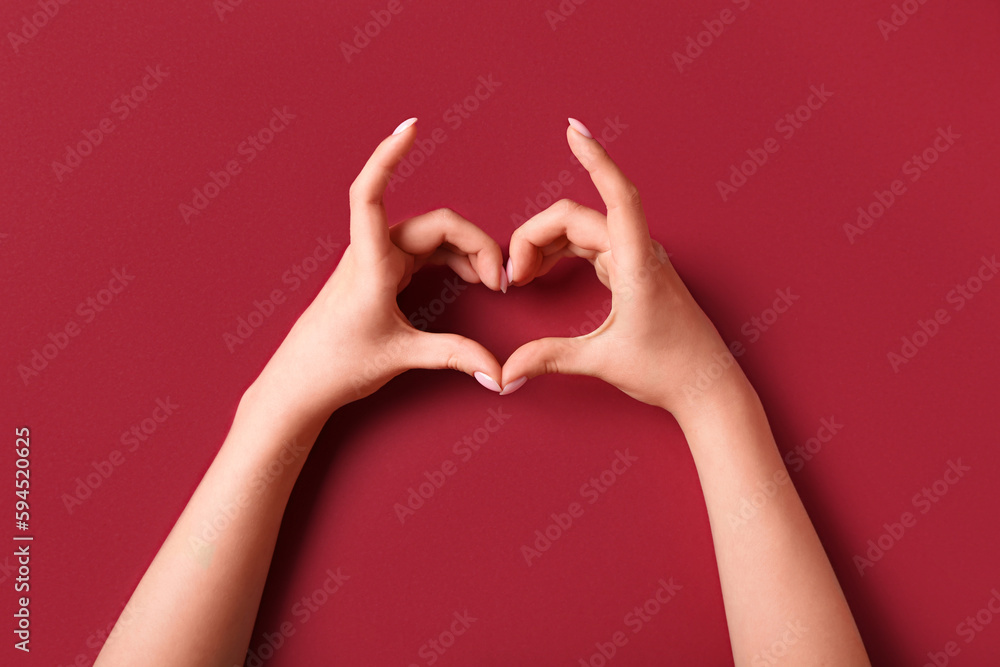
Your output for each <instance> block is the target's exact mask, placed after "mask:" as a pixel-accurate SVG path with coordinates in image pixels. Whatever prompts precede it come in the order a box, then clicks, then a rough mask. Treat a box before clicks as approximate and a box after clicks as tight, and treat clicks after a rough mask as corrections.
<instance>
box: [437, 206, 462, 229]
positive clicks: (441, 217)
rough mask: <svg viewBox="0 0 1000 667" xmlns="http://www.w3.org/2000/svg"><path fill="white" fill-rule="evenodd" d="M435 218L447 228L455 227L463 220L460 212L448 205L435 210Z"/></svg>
mask: <svg viewBox="0 0 1000 667" xmlns="http://www.w3.org/2000/svg"><path fill="white" fill-rule="evenodd" d="M434 219H435V220H436V221H437V222H438V224H440V225H441V226H442V227H444V228H445V229H453V228H454V227H455V226H456V225H457V224H458V223H459V221H460V220H461V218H460V217H459V215H458V213H455V211H453V210H452V209H450V208H448V207H447V206H444V207H442V208H439V209H437V210H435V211H434Z"/></svg>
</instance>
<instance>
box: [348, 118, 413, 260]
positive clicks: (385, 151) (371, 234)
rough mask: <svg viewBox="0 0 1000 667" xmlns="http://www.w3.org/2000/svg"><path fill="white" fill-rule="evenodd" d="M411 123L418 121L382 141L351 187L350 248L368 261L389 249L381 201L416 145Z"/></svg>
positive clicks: (398, 129)
mask: <svg viewBox="0 0 1000 667" xmlns="http://www.w3.org/2000/svg"><path fill="white" fill-rule="evenodd" d="M411 121H414V122H415V121H416V118H411V119H410V121H407V122H409V123H410V125H406V123H403V124H401V125H400V126H399V127H398V128H396V129H397V132H398V134H396V133H393V134H391V135H389V136H388V137H386V138H385V139H383V140H382V143H380V144H379V145H378V148H376V149H375V152H374V153H372V155H371V157H370V158H368V162H367V163H366V164H365V166H364V168H362V169H361V173H359V174H358V177H357V178H355V179H354V182H353V183H352V184H351V190H350V202H351V245H353V246H356V247H357V249H358V252H360V253H361V256H362V257H365V258H366V259H370V258H371V257H372V256H373V255H375V254H378V253H382V252H385V251H386V250H388V249H389V232H388V221H387V219H386V214H385V206H384V204H383V203H382V197H383V196H384V195H385V188H386V185H388V183H389V179H390V178H391V177H392V171H393V169H395V168H396V165H397V164H398V163H399V161H400V160H401V159H402V158H403V155H405V154H406V152H407V151H408V150H410V146H411V145H413V139H414V137H416V129H414V127H413V122H411ZM404 126H405V127H404Z"/></svg>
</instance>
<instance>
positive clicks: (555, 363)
mask: <svg viewBox="0 0 1000 667" xmlns="http://www.w3.org/2000/svg"><path fill="white" fill-rule="evenodd" d="M585 346H586V341H584V340H582V339H580V338H539V339H538V340H533V341H531V342H528V343H525V344H524V345H522V346H521V347H519V348H517V349H516V350H514V353H513V354H511V355H510V357H509V358H508V359H507V361H506V362H505V363H504V365H503V378H502V379H503V382H502V384H503V387H504V389H505V393H510V391H513V390H514V389H517V388H518V387H520V386H521V384H523V383H524V381H525V380H527V379H529V378H533V377H535V376H538V375H545V374H548V373H561V374H563V375H592V374H593V372H592V370H591V368H590V365H589V364H588V363H587V359H586V356H587V355H586V354H585V352H586V347H585ZM522 378H523V379H522ZM515 384H516V385H517V386H516V387H514V388H513V389H511V390H510V391H507V388H508V387H509V386H514V385H515Z"/></svg>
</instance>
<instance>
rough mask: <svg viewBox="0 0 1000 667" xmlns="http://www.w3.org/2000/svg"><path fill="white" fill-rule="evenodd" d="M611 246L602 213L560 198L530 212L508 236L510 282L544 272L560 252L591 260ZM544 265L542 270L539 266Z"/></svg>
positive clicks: (526, 281)
mask: <svg viewBox="0 0 1000 667" xmlns="http://www.w3.org/2000/svg"><path fill="white" fill-rule="evenodd" d="M610 248H611V242H610V239H609V238H608V230H607V225H606V222H605V218H604V216H603V215H601V214H600V213H598V212H597V211H595V210H594V209H592V208H587V207H586V206H582V205H581V204H577V203H576V202H574V201H572V200H569V199H561V200H559V201H557V202H556V203H555V204H553V205H552V206H550V207H548V208H547V209H545V210H544V211H541V212H540V213H537V214H535V215H533V216H532V217H531V218H530V219H529V220H528V221H527V222H525V223H524V224H523V225H521V226H520V227H518V228H517V229H515V230H514V233H513V234H512V235H511V237H510V267H511V276H510V278H511V283H512V284H517V285H523V284H525V283H528V282H530V281H531V280H532V279H533V278H535V277H537V276H540V275H542V274H544V273H546V272H547V271H548V270H549V269H551V268H552V266H553V264H554V262H555V261H558V258H557V259H556V260H553V261H548V262H547V258H548V257H550V256H552V255H558V254H559V253H562V256H569V255H570V254H572V255H575V256H577V257H585V258H587V259H590V260H593V259H595V258H596V257H597V255H598V254H600V253H602V252H607V251H608V250H609V249H610ZM543 267H544V269H545V270H544V271H543V270H542V268H543Z"/></svg>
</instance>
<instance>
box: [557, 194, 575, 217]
mask: <svg viewBox="0 0 1000 667" xmlns="http://www.w3.org/2000/svg"><path fill="white" fill-rule="evenodd" d="M555 206H556V207H558V210H559V211H560V212H561V213H563V214H565V215H571V214H573V213H575V212H576V211H577V210H579V208H580V205H579V204H578V203H576V202H575V201H573V200H572V199H566V198H563V199H560V200H559V201H557V202H556V203H555Z"/></svg>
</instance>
